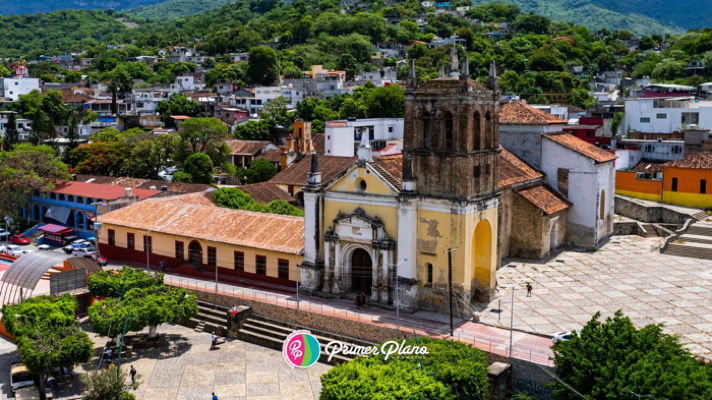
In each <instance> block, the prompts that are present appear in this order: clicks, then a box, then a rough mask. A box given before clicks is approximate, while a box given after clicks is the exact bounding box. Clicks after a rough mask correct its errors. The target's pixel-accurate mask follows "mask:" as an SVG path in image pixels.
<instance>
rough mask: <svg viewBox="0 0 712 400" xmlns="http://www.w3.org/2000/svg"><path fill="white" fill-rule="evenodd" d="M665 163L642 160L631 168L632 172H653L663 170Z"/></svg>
mask: <svg viewBox="0 0 712 400" xmlns="http://www.w3.org/2000/svg"><path fill="white" fill-rule="evenodd" d="M664 165H665V163H661V162H652V161H641V162H639V163H638V165H636V166H635V167H633V168H632V169H631V171H632V172H643V173H646V174H652V173H655V172H663V166H664Z"/></svg>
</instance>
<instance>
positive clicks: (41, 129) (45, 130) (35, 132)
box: [30, 109, 56, 146]
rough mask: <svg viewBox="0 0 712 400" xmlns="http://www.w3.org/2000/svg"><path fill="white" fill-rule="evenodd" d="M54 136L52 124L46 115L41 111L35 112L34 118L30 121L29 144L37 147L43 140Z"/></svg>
mask: <svg viewBox="0 0 712 400" xmlns="http://www.w3.org/2000/svg"><path fill="white" fill-rule="evenodd" d="M55 136H56V134H55V131H54V124H53V123H52V121H51V120H50V119H49V117H48V116H47V114H46V113H45V112H44V111H43V110H42V109H39V110H37V111H35V114H34V118H33V119H32V131H31V132H30V143H32V144H33V145H35V146H37V145H39V144H41V143H42V142H43V141H44V140H46V139H51V138H54V137H55Z"/></svg>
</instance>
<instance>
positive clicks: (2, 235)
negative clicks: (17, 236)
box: [0, 228, 12, 239]
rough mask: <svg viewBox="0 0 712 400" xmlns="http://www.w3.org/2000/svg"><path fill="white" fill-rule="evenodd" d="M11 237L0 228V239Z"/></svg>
mask: <svg viewBox="0 0 712 400" xmlns="http://www.w3.org/2000/svg"><path fill="white" fill-rule="evenodd" d="M10 235H12V233H10V232H8V231H6V230H5V229H2V228H0V238H2V239H5V238H6V237H8V236H10Z"/></svg>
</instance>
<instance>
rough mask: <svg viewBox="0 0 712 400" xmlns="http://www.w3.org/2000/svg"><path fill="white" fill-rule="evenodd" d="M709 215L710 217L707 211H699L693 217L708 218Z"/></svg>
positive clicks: (698, 218)
mask: <svg viewBox="0 0 712 400" xmlns="http://www.w3.org/2000/svg"><path fill="white" fill-rule="evenodd" d="M707 217H709V215H707V213H705V212H698V213H695V214H692V218H694V219H696V220H698V221H702V220H704V219H707Z"/></svg>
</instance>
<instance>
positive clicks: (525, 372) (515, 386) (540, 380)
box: [511, 358, 554, 400]
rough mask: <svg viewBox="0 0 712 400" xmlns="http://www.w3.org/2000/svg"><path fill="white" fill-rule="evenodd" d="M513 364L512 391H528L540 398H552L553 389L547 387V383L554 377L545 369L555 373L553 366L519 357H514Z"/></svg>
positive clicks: (541, 399)
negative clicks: (538, 363)
mask: <svg viewBox="0 0 712 400" xmlns="http://www.w3.org/2000/svg"><path fill="white" fill-rule="evenodd" d="M511 364H512V387H511V388H512V391H514V392H526V393H529V394H531V395H533V396H534V397H535V398H537V399H540V400H551V389H549V388H548V387H547V384H548V383H549V382H551V381H553V380H554V379H553V378H552V377H551V375H549V374H547V373H546V372H544V370H545V369H546V370H548V371H550V372H551V373H552V374H553V372H554V369H553V368H551V367H546V366H541V365H537V364H534V363H532V362H530V361H526V360H520V359H517V358H513V359H512V360H511Z"/></svg>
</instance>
